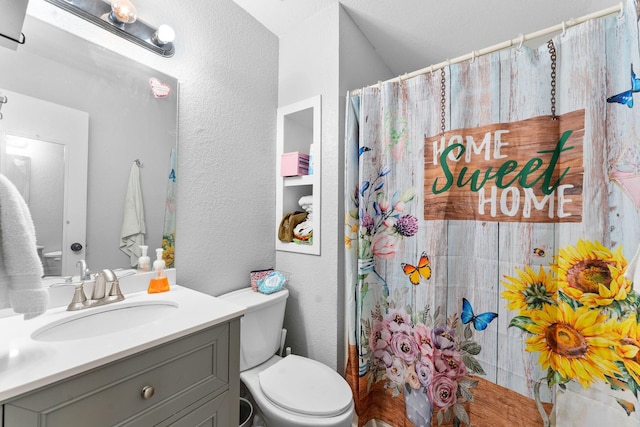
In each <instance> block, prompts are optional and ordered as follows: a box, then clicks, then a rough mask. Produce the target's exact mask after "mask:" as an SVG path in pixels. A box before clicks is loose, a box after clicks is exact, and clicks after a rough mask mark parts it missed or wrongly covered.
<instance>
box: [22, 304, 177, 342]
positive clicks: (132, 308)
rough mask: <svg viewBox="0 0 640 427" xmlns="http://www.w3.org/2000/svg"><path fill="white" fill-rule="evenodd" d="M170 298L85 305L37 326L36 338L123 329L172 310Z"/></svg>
mask: <svg viewBox="0 0 640 427" xmlns="http://www.w3.org/2000/svg"><path fill="white" fill-rule="evenodd" d="M177 308H178V304H177V303H175V302H173V301H135V302H126V301H125V302H123V303H116V304H113V305H104V306H100V307H94V308H88V309H85V310H82V311H79V312H78V314H75V315H73V316H69V317H65V318H64V319H60V320H56V321H55V322H51V323H49V324H46V325H44V326H42V327H40V328H39V329H36V330H35V331H34V332H33V333H32V334H31V338H32V339H34V340H36V341H70V340H79V339H85V338H92V337H96V336H100V335H107V334H111V333H118V332H122V331H123V330H126V329H130V328H136V327H138V326H140V325H143V324H146V323H150V322H153V321H155V320H157V319H161V318H163V317H164V316H167V315H169V314H171V313H172V312H174V311H175V310H176V309H177Z"/></svg>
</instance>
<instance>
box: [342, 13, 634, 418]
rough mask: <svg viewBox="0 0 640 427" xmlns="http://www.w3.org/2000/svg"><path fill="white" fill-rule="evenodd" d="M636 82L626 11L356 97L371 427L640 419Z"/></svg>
mask: <svg viewBox="0 0 640 427" xmlns="http://www.w3.org/2000/svg"><path fill="white" fill-rule="evenodd" d="M634 67H635V69H637V70H640V58H639V49H638V24H637V13H636V5H635V2H633V1H629V2H628V3H627V4H626V5H625V6H624V13H622V14H620V15H619V16H615V15H612V16H609V17H606V18H601V19H597V20H591V21H588V22H586V23H583V24H580V25H577V26H574V27H571V28H567V29H566V30H565V31H563V32H562V34H557V35H555V36H554V37H553V38H552V39H551V42H550V43H548V44H547V43H545V44H543V45H541V46H540V47H539V48H537V49H532V48H527V47H526V46H519V47H517V48H515V47H514V48H512V49H508V50H503V51H499V52H495V53H492V54H488V55H484V56H481V57H475V58H473V60H471V61H466V62H463V63H458V64H452V65H450V66H448V67H445V68H444V69H443V70H436V71H433V72H427V73H426V74H424V75H421V76H418V77H415V78H412V79H408V80H405V81H393V82H387V83H383V84H379V85H378V86H376V87H369V88H364V89H359V90H355V91H353V92H351V93H349V94H348V96H347V108H346V132H345V134H346V136H345V150H346V155H345V158H346V173H345V212H346V215H345V247H346V251H345V252H346V262H345V264H346V269H345V274H346V283H347V292H346V293H347V298H348V301H347V304H346V306H347V313H346V316H347V327H348V349H349V354H348V363H347V369H346V372H347V375H346V376H347V380H348V381H349V383H350V385H351V387H352V390H353V393H354V400H355V404H356V412H357V414H358V419H359V425H361V426H362V425H364V424H365V423H367V422H368V421H369V420H380V421H384V422H386V423H387V424H389V425H392V426H429V425H439V424H441V425H475V426H488V425H492V426H501V425H504V426H513V425H517V426H528V425H532V426H535V425H558V426H563V427H566V426H571V425H581V426H584V425H636V426H637V425H638V423H640V416H638V413H639V412H640V405H639V404H638V400H637V395H638V389H639V388H640V352H639V350H640V326H639V325H638V323H637V317H636V316H637V312H638V306H639V305H640V303H639V300H640V299H639V298H637V297H636V296H635V295H636V294H635V293H634V292H633V271H632V269H633V268H635V262H632V259H633V257H634V254H635V253H636V249H637V248H638V245H639V244H640V215H639V209H640V175H639V174H638V172H639V170H640V146H639V144H640V113H639V109H640V105H635V106H634V105H633V104H634V97H636V98H637V97H638V96H640V94H637V93H636V92H638V91H640V79H638V78H636V76H635V73H634ZM398 80H399V79H398ZM636 101H638V100H637V99H636ZM638 286H640V285H638ZM547 414H550V415H549V416H548V415H547ZM543 423H545V424H543ZM598 423H602V424H598Z"/></svg>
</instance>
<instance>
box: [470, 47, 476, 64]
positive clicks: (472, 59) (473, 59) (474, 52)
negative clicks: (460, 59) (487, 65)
mask: <svg viewBox="0 0 640 427" xmlns="http://www.w3.org/2000/svg"><path fill="white" fill-rule="evenodd" d="M475 61H476V51H475V50H472V51H471V61H469V63H470V64H473V63H474V62H475Z"/></svg>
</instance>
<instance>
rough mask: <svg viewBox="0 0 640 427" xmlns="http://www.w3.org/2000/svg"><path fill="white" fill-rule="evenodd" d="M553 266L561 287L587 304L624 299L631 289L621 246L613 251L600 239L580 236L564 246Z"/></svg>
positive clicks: (570, 295) (590, 305)
mask: <svg viewBox="0 0 640 427" xmlns="http://www.w3.org/2000/svg"><path fill="white" fill-rule="evenodd" d="M552 267H553V268H554V271H555V272H556V274H557V278H558V287H559V289H560V290H561V291H562V292H563V293H564V294H566V295H568V296H569V297H571V298H572V299H574V300H576V301H579V302H580V303H581V304H583V305H585V306H588V307H592V308H595V307H604V306H608V305H610V304H611V303H612V302H613V301H622V300H624V299H626V298H627V295H628V294H629V293H630V292H631V289H632V283H631V281H630V280H628V279H627V278H625V277H624V270H625V269H626V267H627V261H626V259H625V258H624V256H623V255H622V248H621V247H619V248H618V250H617V251H615V252H612V251H611V250H610V249H609V248H607V247H605V246H603V245H602V244H600V243H599V242H590V241H584V240H582V239H580V240H579V241H578V243H577V244H576V245H575V246H566V247H564V248H561V249H560V251H559V252H558V255H557V256H556V258H555V264H553V265H552Z"/></svg>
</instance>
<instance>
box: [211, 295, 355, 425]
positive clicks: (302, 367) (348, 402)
mask: <svg viewBox="0 0 640 427" xmlns="http://www.w3.org/2000/svg"><path fill="white" fill-rule="evenodd" d="M288 296H289V291H288V290H286V289H283V290H281V291H278V292H275V293H273V294H269V295H265V294H262V293H259V292H255V291H254V290H253V289H251V288H245V289H241V290H238V291H234V292H231V293H228V294H224V295H222V296H220V298H222V299H225V300H227V301H231V302H233V303H235V304H237V305H241V306H244V307H246V308H247V310H246V312H245V315H244V316H243V317H242V319H241V321H240V325H241V326H240V380H241V381H242V383H243V384H244V386H245V388H246V389H247V390H248V391H249V393H250V394H251V397H252V398H253V401H254V402H255V404H256V406H257V409H258V411H259V413H261V415H262V418H263V419H264V421H265V423H266V426H267V427H350V426H351V423H352V418H353V411H354V405H353V397H352V393H351V388H350V387H349V384H347V382H346V381H345V379H344V378H342V377H341V376H340V375H339V374H338V373H337V372H336V371H334V370H333V369H331V368H329V367H328V366H326V365H324V364H322V363H320V362H318V361H315V360H312V359H308V358H306V357H301V356H297V355H293V354H291V355H289V356H286V357H280V356H278V355H277V354H276V352H277V351H278V349H279V348H280V345H281V344H280V341H281V334H282V324H283V321H284V309H285V305H286V302H287V297H288Z"/></svg>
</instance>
